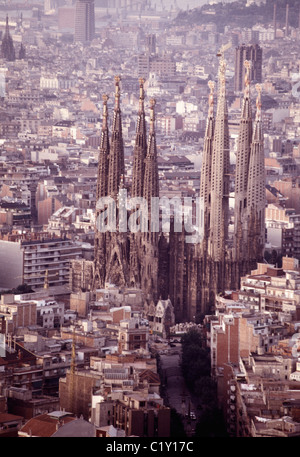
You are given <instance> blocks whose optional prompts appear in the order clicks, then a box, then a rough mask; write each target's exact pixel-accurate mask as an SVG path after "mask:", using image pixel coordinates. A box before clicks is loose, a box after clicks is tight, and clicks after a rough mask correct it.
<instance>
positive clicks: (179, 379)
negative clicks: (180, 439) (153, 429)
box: [160, 344, 197, 436]
mask: <svg viewBox="0 0 300 457" xmlns="http://www.w3.org/2000/svg"><path fill="white" fill-rule="evenodd" d="M180 353H181V345H179V344H178V345H177V346H176V348H172V349H169V351H168V352H167V353H164V354H160V360H161V369H162V373H163V382H164V385H165V392H166V396H165V400H166V402H167V404H168V406H170V408H174V409H175V410H176V411H177V413H178V414H180V415H181V416H182V419H183V424H184V428H185V431H186V433H187V435H188V436H189V435H192V434H193V429H194V427H195V423H196V420H195V419H194V420H191V419H190V418H189V417H186V415H188V414H190V413H191V412H196V411H197V410H196V408H195V406H194V405H193V403H192V400H191V397H190V395H189V391H188V389H187V387H186V385H185V381H184V378H183V376H182V373H181V367H180V358H181V355H180Z"/></svg>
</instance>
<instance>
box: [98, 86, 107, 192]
mask: <svg viewBox="0 0 300 457" xmlns="http://www.w3.org/2000/svg"><path fill="white" fill-rule="evenodd" d="M108 98H109V97H108V95H106V94H105V95H103V96H102V100H103V120H102V130H101V137H100V148H99V160H98V179H97V200H98V199H99V198H101V197H105V196H106V195H107V174H108V156H109V149H110V147H109V132H108V123H107V118H108V112H107V102H108Z"/></svg>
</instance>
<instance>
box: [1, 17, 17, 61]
mask: <svg viewBox="0 0 300 457" xmlns="http://www.w3.org/2000/svg"><path fill="white" fill-rule="evenodd" d="M1 57H2V58H4V59H6V60H8V61H9V62H12V61H14V60H15V58H16V56H15V48H14V44H13V40H12V37H11V35H10V32H9V24H8V16H6V25H5V33H4V36H3V40H2V43H1Z"/></svg>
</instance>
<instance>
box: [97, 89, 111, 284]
mask: <svg viewBox="0 0 300 457" xmlns="http://www.w3.org/2000/svg"><path fill="white" fill-rule="evenodd" d="M102 100H103V120H102V130H101V137H100V148H99V156H98V175H97V190H96V198H97V201H96V226H95V243H94V244H95V245H94V259H95V260H94V287H103V286H104V282H105V268H106V264H105V262H106V241H105V240H106V234H105V233H103V232H102V231H101V230H100V225H101V224H100V218H101V209H98V205H97V203H98V202H99V200H100V199H101V198H103V197H106V196H107V184H108V183H107V176H108V158H109V152H110V146H109V131H108V122H107V119H108V112H107V102H108V95H106V94H105V95H103V96H102Z"/></svg>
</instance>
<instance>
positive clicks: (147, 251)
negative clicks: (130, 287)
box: [141, 99, 159, 299]
mask: <svg viewBox="0 0 300 457" xmlns="http://www.w3.org/2000/svg"><path fill="white" fill-rule="evenodd" d="M155 103H156V102H155V100H154V99H151V100H150V126H149V137H148V145H147V155H146V159H145V174H144V188H143V198H144V200H145V202H147V207H148V221H147V227H146V230H145V231H144V232H142V252H143V253H144V260H143V263H142V269H141V285H142V288H143V290H144V292H145V294H146V296H148V297H150V296H151V297H152V298H153V299H157V298H158V284H157V279H158V278H157V274H158V240H159V226H155V222H158V221H155V219H154V217H155V216H154V210H155V207H154V205H155V203H154V201H155V200H154V199H158V198H159V181H158V166H157V148H156V133H155ZM156 201H157V200H156Z"/></svg>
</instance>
